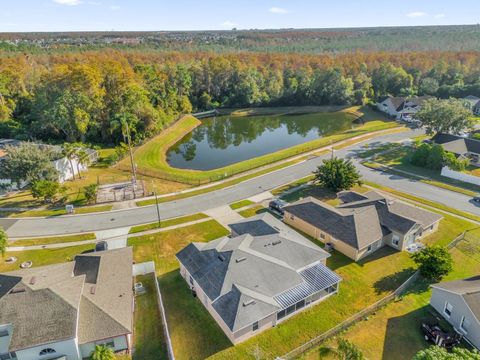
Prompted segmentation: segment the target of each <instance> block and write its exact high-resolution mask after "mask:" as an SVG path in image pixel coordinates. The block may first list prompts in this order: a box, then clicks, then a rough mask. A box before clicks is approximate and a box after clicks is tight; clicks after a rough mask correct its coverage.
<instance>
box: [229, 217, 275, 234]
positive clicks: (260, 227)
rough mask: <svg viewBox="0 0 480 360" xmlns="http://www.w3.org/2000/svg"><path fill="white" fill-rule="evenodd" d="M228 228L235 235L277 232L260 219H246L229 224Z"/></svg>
mask: <svg viewBox="0 0 480 360" xmlns="http://www.w3.org/2000/svg"><path fill="white" fill-rule="evenodd" d="M229 226H230V228H231V229H232V231H233V232H235V233H236V234H237V235H243V234H250V235H252V236H263V235H272V234H278V231H277V230H275V229H274V228H273V227H271V226H270V225H268V224H267V223H266V222H265V221H262V220H251V221H249V220H246V221H242V222H238V223H235V224H230V225H229Z"/></svg>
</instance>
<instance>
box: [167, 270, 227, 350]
mask: <svg viewBox="0 0 480 360" xmlns="http://www.w3.org/2000/svg"><path fill="white" fill-rule="evenodd" d="M159 284H160V290H161V292H162V297H163V301H164V306H165V312H166V316H167V323H168V327H169V330H170V336H171V339H172V346H173V349H174V353H175V356H176V357H177V358H179V359H205V358H207V357H209V356H212V355H214V354H216V353H217V352H219V351H222V350H225V349H227V348H229V347H231V346H233V345H232V343H231V342H230V341H229V340H228V338H227V337H226V336H225V334H224V333H223V331H222V330H221V329H220V327H219V326H218V324H217V323H216V322H215V320H214V319H213V317H212V316H211V315H210V313H209V312H208V311H207V310H206V309H205V307H204V306H203V304H202V303H201V302H200V301H199V299H198V298H196V297H193V296H192V292H191V290H190V288H189V287H188V285H187V283H186V282H185V280H184V279H183V278H182V277H181V276H180V273H179V271H178V270H174V271H171V272H168V273H166V274H163V275H161V276H159Z"/></svg>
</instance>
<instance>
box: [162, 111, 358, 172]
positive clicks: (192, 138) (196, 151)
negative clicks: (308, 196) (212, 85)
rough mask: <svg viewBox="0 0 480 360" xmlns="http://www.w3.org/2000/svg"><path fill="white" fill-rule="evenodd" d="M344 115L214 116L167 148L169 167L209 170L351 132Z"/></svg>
mask: <svg viewBox="0 0 480 360" xmlns="http://www.w3.org/2000/svg"><path fill="white" fill-rule="evenodd" d="M353 120H354V117H353V116H352V115H350V114H347V113H344V112H334V113H325V112H323V113H314V114H302V115H268V116H231V115H228V116H217V117H215V118H209V119H204V120H202V124H201V125H200V126H198V127H197V128H195V129H194V130H193V131H192V132H191V133H189V134H187V135H186V136H185V137H184V138H183V139H181V140H180V141H179V142H178V143H176V144H175V145H174V146H173V147H171V148H170V149H169V151H168V153H167V161H168V163H169V164H170V166H172V167H175V168H181V169H194V170H211V169H216V168H220V167H223V166H227V165H230V164H233V163H236V162H240V161H243V160H248V159H251V158H254V157H258V156H262V155H265V154H269V153H272V152H275V151H278V150H282V149H286V148H289V147H292V146H294V145H298V144H302V143H305V142H308V141H311V140H315V139H318V138H320V137H324V136H327V135H332V134H335V133H338V132H341V131H345V130H348V129H351V128H352V127H353V126H355V125H354V124H353Z"/></svg>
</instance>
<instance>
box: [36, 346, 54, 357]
mask: <svg viewBox="0 0 480 360" xmlns="http://www.w3.org/2000/svg"><path fill="white" fill-rule="evenodd" d="M55 353H56V351H55V350H53V349H52V348H46V349H43V350H42V351H40V356H44V355H49V354H55Z"/></svg>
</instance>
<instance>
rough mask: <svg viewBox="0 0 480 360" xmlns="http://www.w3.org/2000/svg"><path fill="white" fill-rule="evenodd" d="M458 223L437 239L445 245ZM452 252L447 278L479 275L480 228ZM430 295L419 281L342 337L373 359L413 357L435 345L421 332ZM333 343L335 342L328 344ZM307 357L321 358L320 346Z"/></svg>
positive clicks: (446, 225) (427, 315)
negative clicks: (427, 341)
mask: <svg viewBox="0 0 480 360" xmlns="http://www.w3.org/2000/svg"><path fill="white" fill-rule="evenodd" d="M451 220H452V219H450V218H449V219H447V220H445V221H444V226H443V228H441V229H440V230H439V231H438V233H443V232H444V231H445V230H446V229H447V228H449V227H450V225H449V224H450V222H451ZM460 221H461V220H460ZM456 222H457V223H456V224H452V226H451V229H450V233H451V234H450V235H443V236H442V235H441V234H439V235H434V236H436V237H437V238H439V237H441V239H438V240H439V243H444V244H445V243H448V242H449V241H450V240H451V239H452V237H451V236H452V234H453V233H455V232H456V231H457V230H458V229H457V230H455V229H456V228H457V227H458V226H459V225H460V224H459V223H458V219H457V220H456ZM463 227H464V228H467V227H471V224H468V223H467V222H465V221H463ZM430 240H432V239H430ZM432 242H433V241H432ZM451 254H452V257H453V259H454V269H453V271H452V273H450V274H449V275H448V276H447V277H446V278H445V279H444V280H457V279H462V278H466V277H470V276H473V275H477V274H478V269H479V268H480V232H479V230H476V231H474V232H470V233H469V234H468V236H467V238H466V240H465V241H462V242H460V243H459V244H458V245H457V246H456V247H455V248H453V249H452V250H451ZM430 294H431V292H430V290H429V288H428V284H427V283H426V282H425V281H419V282H418V283H417V284H415V285H414V286H413V287H412V288H411V289H410V290H409V291H408V292H407V294H406V295H404V296H403V297H402V298H401V300H400V301H396V302H393V303H390V304H388V305H387V306H386V307H384V308H383V309H381V310H380V311H378V312H377V313H376V314H373V315H371V316H369V318H368V321H362V322H361V323H357V324H356V325H354V326H352V327H351V328H350V329H348V330H347V331H346V332H345V333H344V334H342V336H343V337H345V338H347V339H348V340H350V341H352V342H354V343H355V344H356V345H357V346H358V347H359V348H360V349H361V350H362V352H363V353H364V354H365V356H366V357H367V358H368V359H370V360H376V359H378V360H380V359H386V358H388V359H392V360H410V359H411V358H412V357H413V355H414V354H415V353H416V352H417V351H419V350H421V349H423V348H425V347H427V346H429V345H431V344H427V343H426V342H425V340H424V338H423V334H422V333H421V331H420V325H421V323H422V320H423V319H426V318H431V316H432V315H431V314H432V308H431V307H430V306H429V305H428V304H429V300H430ZM329 343H331V342H328V343H327V344H329ZM398 349H402V351H398ZM303 358H304V359H308V360H314V359H318V358H319V355H318V348H316V349H313V350H312V351H310V352H309V353H307V354H306V355H305V356H304V357H303Z"/></svg>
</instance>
